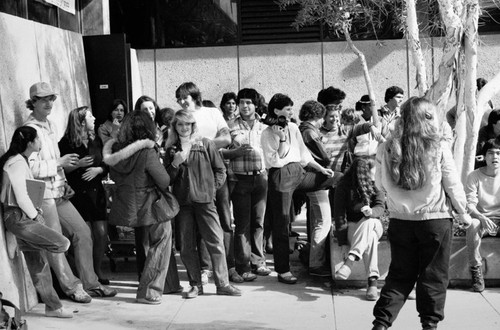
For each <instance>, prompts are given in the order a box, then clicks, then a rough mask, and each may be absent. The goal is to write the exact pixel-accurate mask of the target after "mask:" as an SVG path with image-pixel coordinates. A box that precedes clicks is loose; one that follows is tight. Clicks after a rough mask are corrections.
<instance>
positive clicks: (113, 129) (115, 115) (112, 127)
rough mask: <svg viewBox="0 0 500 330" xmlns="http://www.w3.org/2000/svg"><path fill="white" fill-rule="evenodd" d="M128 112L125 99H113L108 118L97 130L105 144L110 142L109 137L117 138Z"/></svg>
mask: <svg viewBox="0 0 500 330" xmlns="http://www.w3.org/2000/svg"><path fill="white" fill-rule="evenodd" d="M126 114H127V104H126V103H125V101H123V100H121V99H115V100H113V103H111V105H110V107H109V111H108V117H107V120H106V121H105V122H104V123H103V124H101V126H99V129H98V130H97V134H98V135H99V137H100V138H101V140H102V143H103V144H104V143H106V142H108V140H109V139H116V137H117V135H118V130H119V129H120V125H121V122H122V120H123V117H124V116H125V115H126Z"/></svg>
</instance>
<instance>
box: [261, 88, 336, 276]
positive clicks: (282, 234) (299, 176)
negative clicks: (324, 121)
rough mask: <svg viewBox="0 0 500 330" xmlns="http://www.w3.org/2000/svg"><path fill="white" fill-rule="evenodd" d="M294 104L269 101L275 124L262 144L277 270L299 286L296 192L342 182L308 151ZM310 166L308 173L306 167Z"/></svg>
mask: <svg viewBox="0 0 500 330" xmlns="http://www.w3.org/2000/svg"><path fill="white" fill-rule="evenodd" d="M292 106H293V101H292V100H291V99H290V98H289V97H288V96H286V95H284V94H279V93H278V94H275V95H274V96H273V97H272V98H271V100H270V101H269V106H268V111H269V113H268V118H269V119H272V120H273V121H274V122H275V124H273V125H271V126H269V127H267V128H266V129H265V130H264V132H262V138H261V144H262V150H263V151H264V162H265V164H266V168H267V169H268V200H267V205H268V207H267V209H266V212H268V213H269V216H270V219H271V226H272V236H273V254H274V267H275V270H276V272H277V273H278V281H280V282H283V283H286V284H295V283H296V282H297V277H296V276H294V275H293V274H292V273H291V272H290V256H289V242H288V240H289V224H290V207H291V203H292V196H293V193H294V191H296V190H298V191H304V192H309V191H315V190H320V189H327V188H329V187H332V186H334V185H335V184H336V182H337V181H338V176H335V175H334V173H333V171H332V170H331V169H327V168H324V167H323V166H321V165H319V164H318V163H317V162H316V161H315V160H314V158H313V157H312V156H311V153H310V152H309V150H308V149H307V147H306V146H305V144H304V141H303V139H302V135H301V134H300V131H299V128H298V126H297V125H296V124H295V123H292V122H290V118H291V117H292V114H293V110H292ZM306 166H307V167H308V169H307V170H306V169H305V167H306Z"/></svg>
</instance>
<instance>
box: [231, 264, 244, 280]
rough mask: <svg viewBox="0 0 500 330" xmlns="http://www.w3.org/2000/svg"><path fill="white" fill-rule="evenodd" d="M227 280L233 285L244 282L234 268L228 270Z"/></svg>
mask: <svg viewBox="0 0 500 330" xmlns="http://www.w3.org/2000/svg"><path fill="white" fill-rule="evenodd" d="M229 280H230V281H231V282H233V283H243V282H245V280H244V279H243V277H241V276H240V274H238V272H237V271H236V269H234V268H231V269H229Z"/></svg>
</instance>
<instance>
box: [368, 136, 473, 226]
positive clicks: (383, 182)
mask: <svg viewBox="0 0 500 330" xmlns="http://www.w3.org/2000/svg"><path fill="white" fill-rule="evenodd" d="M387 149H388V148H387V142H385V143H384V144H382V145H381V146H380V147H379V149H378V152H377V158H376V166H377V171H376V176H375V184H376V186H377V188H378V189H380V190H382V191H385V193H386V198H387V199H386V200H387V208H388V210H389V217H391V218H396V219H401V220H430V219H442V218H451V217H452V214H451V211H452V209H453V210H454V211H455V212H456V213H457V214H459V215H463V214H466V213H467V212H466V206H467V201H466V197H465V192H464V188H463V186H462V183H461V182H460V179H459V177H458V173H457V170H456V168H455V163H454V161H453V157H452V154H451V151H450V149H449V147H448V145H447V144H446V143H444V142H443V143H441V147H440V150H439V151H438V153H437V157H436V158H435V160H434V161H431V160H430V159H429V161H428V162H426V164H427V167H426V169H425V170H426V174H427V182H426V183H425V184H424V186H423V187H422V188H420V189H416V190H405V189H402V188H400V187H398V186H397V185H396V183H395V182H393V181H392V178H391V176H390V166H391V164H390V155H389V152H388V150H387ZM450 203H451V204H450Z"/></svg>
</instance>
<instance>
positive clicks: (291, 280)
mask: <svg viewBox="0 0 500 330" xmlns="http://www.w3.org/2000/svg"><path fill="white" fill-rule="evenodd" d="M286 274H287V273H284V274H278V281H279V282H281V283H285V284H295V283H297V278H296V277H295V276H293V275H292V274H291V273H288V274H290V275H286Z"/></svg>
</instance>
